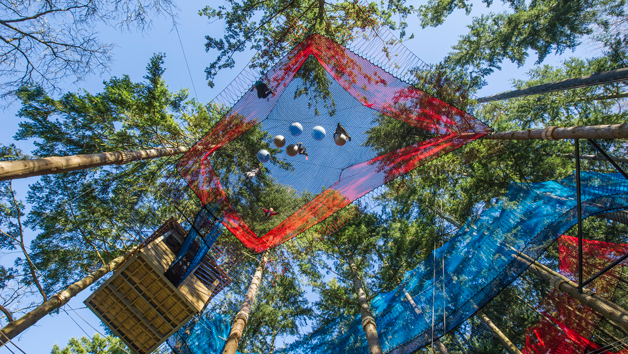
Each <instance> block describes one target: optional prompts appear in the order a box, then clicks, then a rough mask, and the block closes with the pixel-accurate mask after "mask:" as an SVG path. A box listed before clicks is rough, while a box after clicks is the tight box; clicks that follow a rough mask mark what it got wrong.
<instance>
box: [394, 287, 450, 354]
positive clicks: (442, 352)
mask: <svg viewBox="0 0 628 354" xmlns="http://www.w3.org/2000/svg"><path fill="white" fill-rule="evenodd" d="M401 291H403V294H404V295H405V297H406V300H408V302H409V303H410V306H412V309H413V310H414V313H416V314H417V316H419V317H423V318H425V316H421V313H422V311H421V309H419V306H418V305H417V304H416V302H414V299H413V298H412V296H410V293H408V292H407V291H406V288H405V287H403V286H401ZM426 321H427V319H426ZM434 346H435V347H436V349H438V352H439V353H440V354H449V352H448V351H447V347H446V346H445V345H444V344H443V343H442V342H441V341H440V340H438V339H437V340H435V341H434Z"/></svg>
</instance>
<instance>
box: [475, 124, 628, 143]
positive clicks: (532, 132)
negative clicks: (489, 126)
mask: <svg viewBox="0 0 628 354" xmlns="http://www.w3.org/2000/svg"><path fill="white" fill-rule="evenodd" d="M626 138H628V123H623V124H610V125H607V124H605V125H589V126H577V127H568V128H559V127H547V128H544V129H529V130H519V131H511V132H495V133H490V134H487V135H486V136H484V139H490V140H535V139H536V140H563V139H626Z"/></svg>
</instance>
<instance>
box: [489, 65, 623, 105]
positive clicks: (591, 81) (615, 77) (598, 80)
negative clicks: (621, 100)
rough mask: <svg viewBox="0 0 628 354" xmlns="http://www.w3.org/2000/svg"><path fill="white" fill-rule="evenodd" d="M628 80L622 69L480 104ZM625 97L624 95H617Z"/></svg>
mask: <svg viewBox="0 0 628 354" xmlns="http://www.w3.org/2000/svg"><path fill="white" fill-rule="evenodd" d="M627 79H628V68H621V69H616V70H611V71H605V72H602V73H595V74H591V75H587V76H582V77H576V78H573V79H566V80H562V81H558V82H551V83H549V84H543V85H538V86H532V87H527V88H524V89H521V90H514V91H509V92H504V93H500V94H497V95H493V96H488V97H482V98H478V99H477V101H478V103H482V102H491V101H501V100H505V99H509V98H514V97H523V96H529V95H538V94H542V93H549V92H557V91H564V90H572V89H576V88H580V87H589V86H597V85H607V84H612V83H615V82H622V81H626V80H627ZM617 96H619V97H624V96H623V95H617Z"/></svg>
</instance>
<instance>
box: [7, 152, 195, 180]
mask: <svg viewBox="0 0 628 354" xmlns="http://www.w3.org/2000/svg"><path fill="white" fill-rule="evenodd" d="M186 151H188V148H187V147H182V146H180V147H175V148H170V147H169V148H159V149H149V150H137V151H114V152H102V153H99V154H85V155H73V156H52V157H44V158H41V159H32V160H15V161H0V181H5V180H9V179H18V178H26V177H32V176H41V175H48V174H54V173H63V172H69V171H75V170H82V169H86V168H92V167H98V166H105V165H123V164H127V163H129V162H132V161H138V160H147V159H154V158H158V157H164V156H172V155H176V154H181V153H184V152H186Z"/></svg>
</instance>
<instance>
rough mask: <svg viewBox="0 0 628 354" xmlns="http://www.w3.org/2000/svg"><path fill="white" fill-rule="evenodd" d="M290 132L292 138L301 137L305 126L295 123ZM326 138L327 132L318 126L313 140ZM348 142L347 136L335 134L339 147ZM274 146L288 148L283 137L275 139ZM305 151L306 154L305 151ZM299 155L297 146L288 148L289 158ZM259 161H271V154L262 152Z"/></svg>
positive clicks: (314, 130)
mask: <svg viewBox="0 0 628 354" xmlns="http://www.w3.org/2000/svg"><path fill="white" fill-rule="evenodd" d="M338 125H339V126H340V123H338ZM288 131H290V134H291V135H292V136H300V135H301V134H303V125H302V124H301V123H299V122H293V123H292V124H290V126H288ZM336 133H338V130H336ZM326 136H327V131H326V130H325V128H323V127H322V126H320V125H317V126H315V127H314V128H312V139H314V140H316V141H322V140H324V139H325V137H326ZM347 140H348V137H347V136H346V135H345V134H339V135H338V134H334V142H335V143H336V145H338V146H343V145H344V144H346V143H347ZM273 144H274V145H275V146H276V147H278V148H282V147H284V146H286V137H285V136H283V135H276V136H275V137H274V138H273ZM303 151H304V152H305V149H304V150H303ZM298 153H299V147H298V146H297V145H296V144H290V145H288V146H287V147H286V154H288V156H297V154H298ZM304 155H306V158H307V154H305V153H304ZM257 159H258V160H259V161H260V162H261V163H266V162H268V161H270V153H269V152H268V151H267V150H260V151H259V152H258V153H257Z"/></svg>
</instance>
